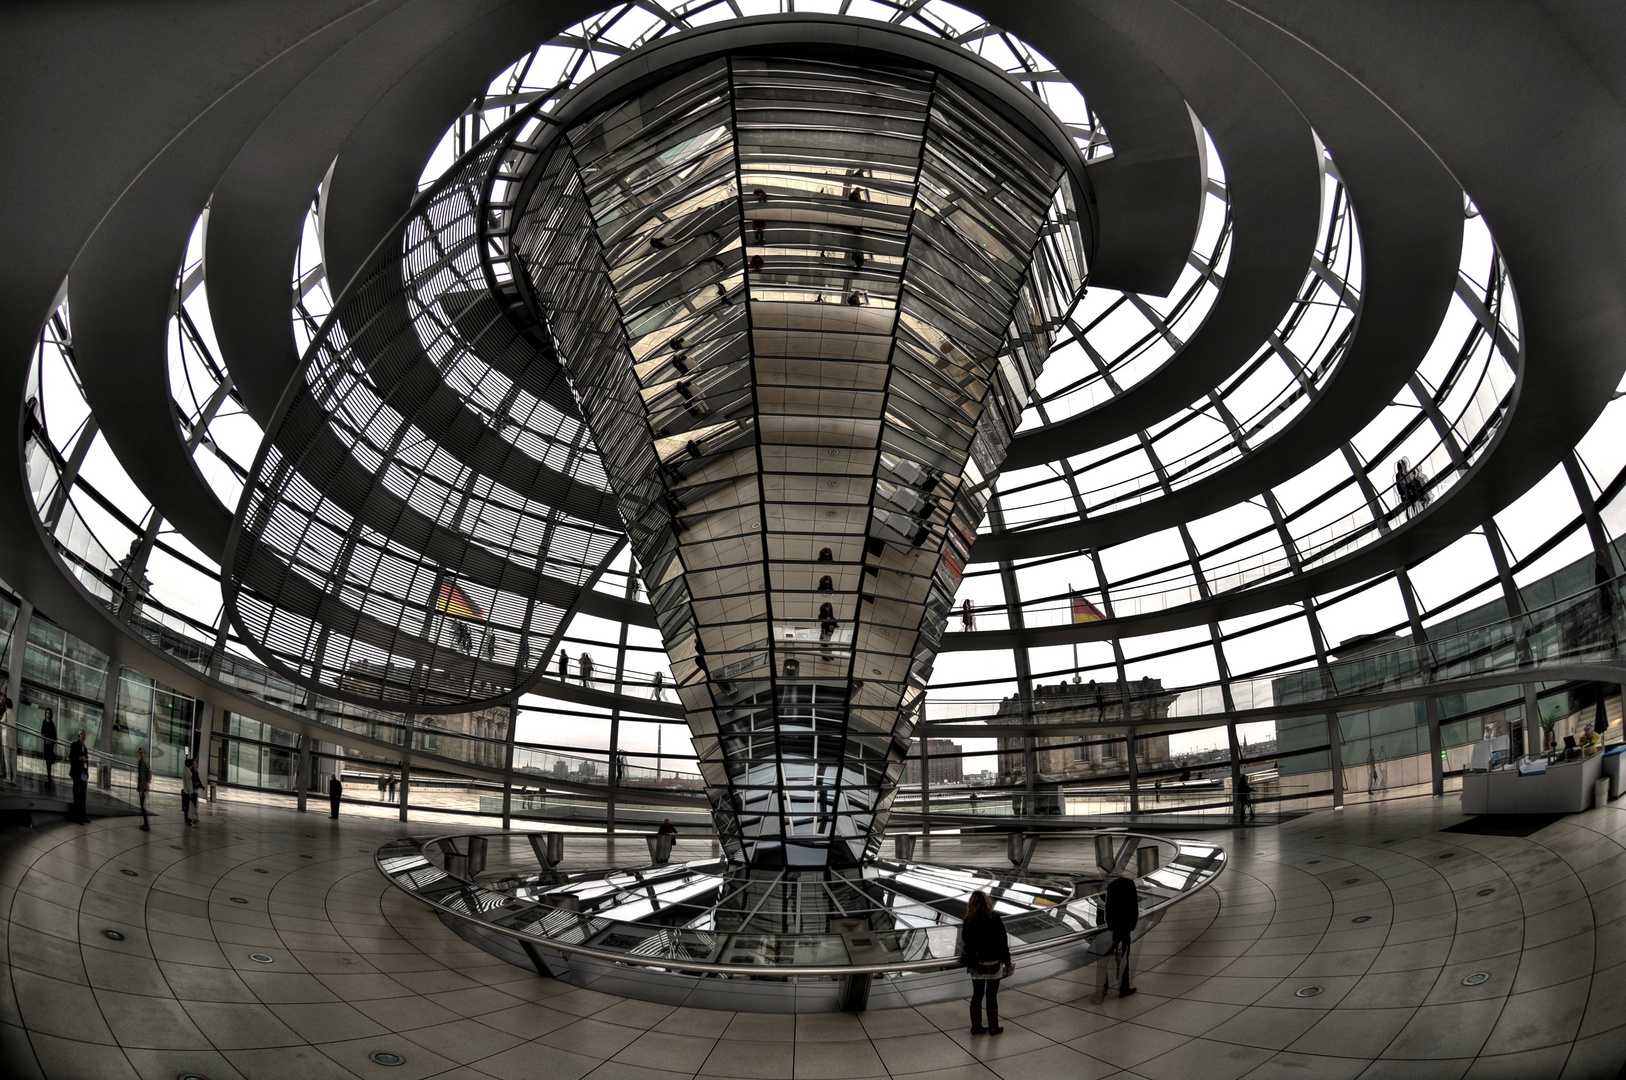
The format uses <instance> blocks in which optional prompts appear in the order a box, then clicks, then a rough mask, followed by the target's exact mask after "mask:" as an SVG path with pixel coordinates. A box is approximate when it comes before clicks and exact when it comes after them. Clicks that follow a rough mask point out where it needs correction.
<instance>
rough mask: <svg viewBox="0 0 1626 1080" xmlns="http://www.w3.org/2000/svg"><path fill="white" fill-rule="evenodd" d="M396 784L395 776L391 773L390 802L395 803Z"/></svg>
mask: <svg viewBox="0 0 1626 1080" xmlns="http://www.w3.org/2000/svg"><path fill="white" fill-rule="evenodd" d="M395 784H396V779H395V774H394V773H390V802H394V801H395Z"/></svg>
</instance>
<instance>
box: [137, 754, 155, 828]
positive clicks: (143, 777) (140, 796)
mask: <svg viewBox="0 0 1626 1080" xmlns="http://www.w3.org/2000/svg"><path fill="white" fill-rule="evenodd" d="M151 790H152V766H151V765H149V764H147V748H146V747H144V746H138V747H136V799H137V800H138V801H139V802H140V803H141V831H142V832H151V831H152V826H151V825H149V824H147V793H148V792H149V791H151Z"/></svg>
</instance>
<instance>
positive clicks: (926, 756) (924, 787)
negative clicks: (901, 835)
mask: <svg viewBox="0 0 1626 1080" xmlns="http://www.w3.org/2000/svg"><path fill="white" fill-rule="evenodd" d="M920 831H921V832H923V833H929V832H931V831H932V740H931V737H930V736H929V735H928V736H922V738H921V740H920Z"/></svg>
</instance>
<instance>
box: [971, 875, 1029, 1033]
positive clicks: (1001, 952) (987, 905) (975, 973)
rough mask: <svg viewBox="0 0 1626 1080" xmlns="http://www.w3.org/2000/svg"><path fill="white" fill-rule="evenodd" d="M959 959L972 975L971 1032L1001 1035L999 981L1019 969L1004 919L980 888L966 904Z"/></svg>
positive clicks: (1002, 1029) (1002, 1030)
mask: <svg viewBox="0 0 1626 1080" xmlns="http://www.w3.org/2000/svg"><path fill="white" fill-rule="evenodd" d="M960 958H961V959H962V960H964V961H965V967H966V970H967V971H968V972H970V974H971V1034H973V1035H981V1034H982V1033H983V1032H985V1031H986V1032H987V1033H988V1034H990V1035H999V1034H1001V1033H1002V1032H1004V1030H1005V1029H1004V1028H1002V1027H1000V1026H999V980H1001V979H1003V978H1005V977H1006V976H1007V975H1009V974H1010V973H1011V972H1013V971H1015V970H1016V964H1014V963H1013V962H1012V961H1011V946H1010V942H1009V941H1008V940H1007V939H1006V937H1005V922H1004V920H1002V919H1001V918H1000V917H999V915H998V914H997V913H996V912H995V911H994V905H993V901H991V900H989V899H988V894H987V893H985V892H983V891H982V890H981V889H978V890H977V891H976V892H974V893H972V894H971V899H970V900H968V901H967V902H966V905H965V922H964V923H963V924H961V926H960ZM985 997H986V998H987V999H988V1026H987V1027H986V1028H985V1027H983V1026H982V1002H983V998H985Z"/></svg>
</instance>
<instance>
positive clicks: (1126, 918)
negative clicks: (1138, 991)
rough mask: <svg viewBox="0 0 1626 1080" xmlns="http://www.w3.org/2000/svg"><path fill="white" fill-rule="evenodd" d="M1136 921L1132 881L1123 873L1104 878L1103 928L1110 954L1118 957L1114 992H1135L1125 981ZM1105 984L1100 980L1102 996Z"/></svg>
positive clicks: (1125, 994) (1137, 904)
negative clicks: (1109, 942)
mask: <svg viewBox="0 0 1626 1080" xmlns="http://www.w3.org/2000/svg"><path fill="white" fill-rule="evenodd" d="M1139 922H1140V893H1139V892H1138V891H1137V890H1136V888H1135V883H1134V882H1133V881H1132V880H1130V879H1129V878H1126V877H1115V878H1113V879H1112V880H1111V881H1109V882H1107V907H1106V923H1107V929H1108V930H1110V931H1111V932H1112V956H1113V957H1115V958H1116V959H1117V961H1118V971H1119V976H1118V996H1119V997H1128V996H1129V995H1130V994H1133V993H1134V992H1135V988H1134V987H1132V986H1130V985H1129V938H1130V935H1132V934H1133V933H1134V932H1135V925H1136V924H1137V923H1139ZM1106 991H1107V984H1106V983H1105V982H1103V983H1102V984H1101V993H1102V995H1103V996H1104V995H1105V994H1106Z"/></svg>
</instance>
